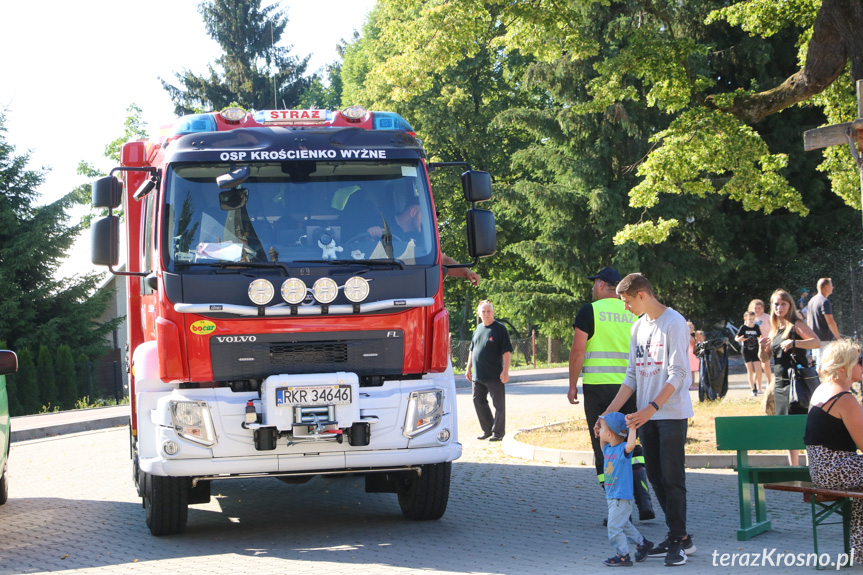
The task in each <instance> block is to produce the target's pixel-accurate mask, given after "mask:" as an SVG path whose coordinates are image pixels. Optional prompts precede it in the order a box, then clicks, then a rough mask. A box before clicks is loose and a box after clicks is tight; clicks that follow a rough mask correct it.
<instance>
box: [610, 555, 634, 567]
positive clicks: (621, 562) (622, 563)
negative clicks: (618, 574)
mask: <svg viewBox="0 0 863 575" xmlns="http://www.w3.org/2000/svg"><path fill="white" fill-rule="evenodd" d="M605 564H606V565H608V566H609V567H632V560H631V559H630V558H629V553H627V554H626V555H615V556H614V557H609V558H608V559H606V560H605Z"/></svg>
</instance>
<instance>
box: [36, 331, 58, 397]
mask: <svg viewBox="0 0 863 575" xmlns="http://www.w3.org/2000/svg"><path fill="white" fill-rule="evenodd" d="M36 373H37V374H38V376H39V401H40V402H41V404H42V407H44V408H50V409H53V408H54V407H57V406H59V405H60V392H59V390H58V389H57V372H56V370H55V369H54V355H53V354H52V353H51V350H49V349H48V346H47V345H40V346H39V354H38V355H37V356H36Z"/></svg>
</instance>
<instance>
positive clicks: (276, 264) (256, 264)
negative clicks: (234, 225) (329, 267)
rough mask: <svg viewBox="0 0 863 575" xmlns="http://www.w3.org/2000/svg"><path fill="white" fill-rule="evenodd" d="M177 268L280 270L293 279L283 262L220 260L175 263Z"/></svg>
mask: <svg viewBox="0 0 863 575" xmlns="http://www.w3.org/2000/svg"><path fill="white" fill-rule="evenodd" d="M174 265H175V266H176V267H179V266H186V267H204V266H207V267H217V268H219V269H223V270H224V269H227V268H228V267H238V268H239V267H243V268H268V269H273V268H275V269H279V270H282V271H284V272H285V275H286V276H288V277H291V272H290V271H289V270H288V266H287V264H285V263H282V262H229V261H225V260H219V261H215V262H183V263H180V262H174Z"/></svg>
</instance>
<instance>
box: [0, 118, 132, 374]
mask: <svg viewBox="0 0 863 575" xmlns="http://www.w3.org/2000/svg"><path fill="white" fill-rule="evenodd" d="M4 122H5V118H4V117H3V116H2V115H0V333H2V334H3V336H4V337H5V338H6V340H7V342H8V344H9V347H10V349H12V350H16V351H17V350H19V349H22V348H25V347H27V348H31V349H38V346H40V345H47V346H48V347H49V348H56V347H57V346H58V345H59V344H60V343H65V344H67V345H69V346H70V347H71V348H72V349H73V350H75V351H76V353H80V352H83V353H87V354H88V355H90V356H91V357H96V356H99V355H101V354H102V353H103V352H104V349H105V343H104V335H105V334H107V333H110V331H111V330H112V329H114V327H115V325H116V322H109V323H106V324H101V325H100V324H97V323H95V320H96V319H98V318H99V316H100V315H101V314H102V312H103V311H104V310H105V308H106V307H107V304H108V302H109V300H110V297H111V294H110V293H94V292H95V288H96V286H97V285H98V283H99V280H100V275H99V274H85V275H79V276H75V277H73V278H64V279H57V278H55V277H54V276H55V273H56V270H57V268H58V266H59V264H60V261H61V260H62V259H63V258H65V257H67V255H69V251H70V248H71V247H72V243H73V242H74V240H75V239H76V237H77V236H78V234H79V233H80V231H81V226H80V225H70V224H69V215H68V210H69V209H70V208H71V207H72V206H74V205H75V204H76V203H78V202H79V201H80V198H79V195H78V194H77V193H76V192H70V193H69V194H67V195H65V196H63V197H62V198H60V199H59V200H57V201H55V202H52V203H49V204H45V205H38V201H39V199H40V198H39V193H38V187H39V185H40V184H41V183H42V181H43V177H44V175H43V172H41V171H35V170H29V169H27V162H28V160H29V158H28V156H27V155H26V154H24V155H16V154H15V148H14V146H13V145H11V144H10V143H8V142H7V141H6V138H5V134H6V130H5V126H4Z"/></svg>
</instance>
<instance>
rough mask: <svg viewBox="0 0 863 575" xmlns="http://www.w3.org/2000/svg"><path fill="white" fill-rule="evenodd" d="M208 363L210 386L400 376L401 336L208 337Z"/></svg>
mask: <svg viewBox="0 0 863 575" xmlns="http://www.w3.org/2000/svg"><path fill="white" fill-rule="evenodd" d="M210 357H211V360H212V366H213V379H214V380H215V381H233V380H239V379H250V378H265V377H269V376H271V375H277V374H304V373H331V372H334V371H348V372H354V373H356V374H357V375H358V376H360V377H361V378H362V377H364V376H391V375H401V373H402V363H403V357H404V334H403V332H401V331H392V330H390V331H362V332H330V333H300V334H297V333H292V334H261V335H244V336H242V337H231V336H213V337H211V338H210Z"/></svg>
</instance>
